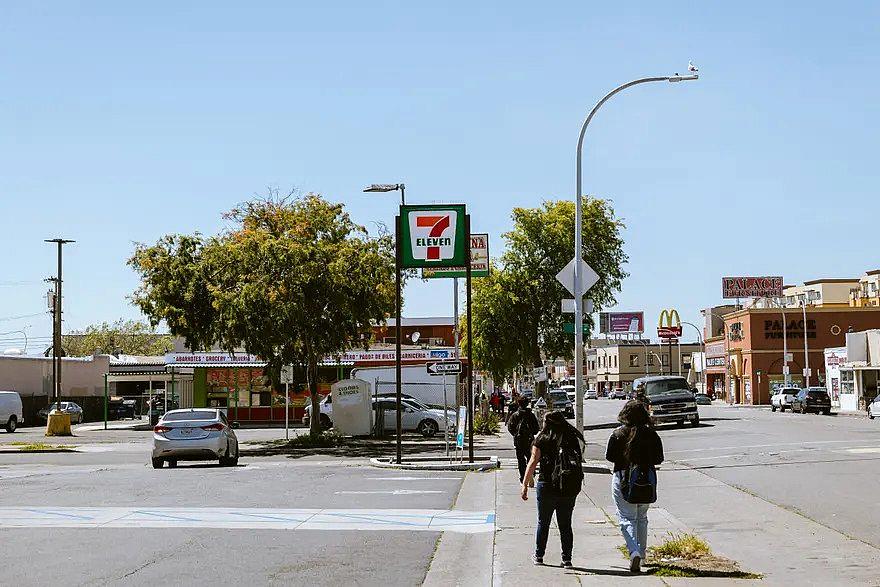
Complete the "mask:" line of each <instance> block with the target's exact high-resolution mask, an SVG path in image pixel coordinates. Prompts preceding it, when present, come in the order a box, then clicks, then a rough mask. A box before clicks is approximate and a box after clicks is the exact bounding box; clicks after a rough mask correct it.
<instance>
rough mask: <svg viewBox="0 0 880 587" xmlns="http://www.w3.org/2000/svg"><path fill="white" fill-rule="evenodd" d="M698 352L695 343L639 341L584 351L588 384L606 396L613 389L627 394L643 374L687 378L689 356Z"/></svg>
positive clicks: (689, 367) (698, 347) (689, 368)
mask: <svg viewBox="0 0 880 587" xmlns="http://www.w3.org/2000/svg"><path fill="white" fill-rule="evenodd" d="M700 350H701V349H700V345H699V344H698V343H682V344H681V345H680V347H679V345H678V344H672V345H669V344H665V343H664V344H658V343H639V342H620V343H617V344H611V345H608V346H605V347H600V348H593V349H587V351H586V370H585V371H586V376H587V385H588V386H589V388H590V389H595V390H597V391H598V392H599V393H600V394H605V395H607V394H608V393H610V392H611V391H612V390H614V389H622V390H623V391H625V392H629V391H630V390H631V389H632V383H633V381H635V380H636V379H638V378H639V377H644V376H645V375H679V374H680V375H682V376H684V377H687V376H688V375H689V373H690V370H691V355H692V354H693V353H695V352H699V351H700ZM691 377H693V375H691ZM694 382H695V381H694Z"/></svg>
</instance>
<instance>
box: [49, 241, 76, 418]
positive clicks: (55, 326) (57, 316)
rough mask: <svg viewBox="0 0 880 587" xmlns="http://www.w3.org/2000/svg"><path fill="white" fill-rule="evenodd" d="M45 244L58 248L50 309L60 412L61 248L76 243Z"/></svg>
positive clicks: (56, 389)
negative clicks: (52, 301) (56, 269)
mask: <svg viewBox="0 0 880 587" xmlns="http://www.w3.org/2000/svg"><path fill="white" fill-rule="evenodd" d="M45 242H47V243H55V244H56V245H57V247H58V273H57V275H56V276H55V279H54V282H55V300H54V304H52V305H53V307H52V318H53V320H52V387H53V395H54V397H55V410H57V411H59V412H60V411H61V356H62V352H61V312H62V309H61V285H62V282H63V277H62V256H63V255H62V248H63V247H64V245H66V244H68V243H73V242H76V241H73V240H69V239H63V238H53V239H46V240H45ZM67 433H68V434H69V433H70V422H68V424H67Z"/></svg>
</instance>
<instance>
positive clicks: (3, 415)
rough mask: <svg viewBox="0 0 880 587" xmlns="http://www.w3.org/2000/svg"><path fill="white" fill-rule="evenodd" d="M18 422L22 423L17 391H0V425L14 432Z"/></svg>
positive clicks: (19, 398)
mask: <svg viewBox="0 0 880 587" xmlns="http://www.w3.org/2000/svg"><path fill="white" fill-rule="evenodd" d="M19 424H24V416H23V415H22V413H21V396H20V395H18V392H17V391H0V426H3V425H5V426H6V431H7V432H15V429H16V428H17V427H18V425H19Z"/></svg>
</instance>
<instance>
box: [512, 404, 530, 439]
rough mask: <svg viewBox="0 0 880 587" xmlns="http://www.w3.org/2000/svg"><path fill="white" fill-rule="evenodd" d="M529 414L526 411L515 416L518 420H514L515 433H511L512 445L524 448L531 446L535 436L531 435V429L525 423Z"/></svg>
mask: <svg viewBox="0 0 880 587" xmlns="http://www.w3.org/2000/svg"><path fill="white" fill-rule="evenodd" d="M530 413H531V412H529V411H528V410H522V411H521V412H519V413H518V414H517V415H518V416H519V418H517V419H516V431H515V432H514V433H513V442H514V444H517V445H519V446H524V445H526V444H531V442H532V440H534V438H535V435H534V434H533V433H532V429H531V427H530V426H529V423H528V421H527V419H528V417H529V415H530Z"/></svg>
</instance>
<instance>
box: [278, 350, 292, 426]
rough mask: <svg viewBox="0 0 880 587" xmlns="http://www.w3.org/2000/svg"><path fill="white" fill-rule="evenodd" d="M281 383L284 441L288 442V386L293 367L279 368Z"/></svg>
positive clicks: (290, 381)
mask: <svg viewBox="0 0 880 587" xmlns="http://www.w3.org/2000/svg"><path fill="white" fill-rule="evenodd" d="M281 383H283V384H284V439H285V440H290V384H291V383H293V365H285V366H283V367H281Z"/></svg>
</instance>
